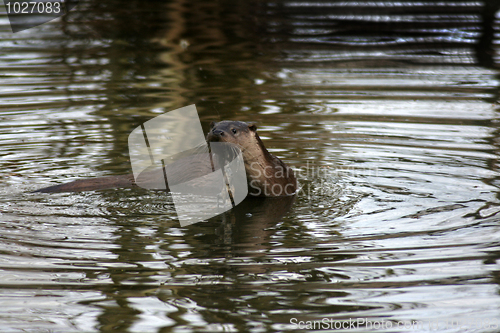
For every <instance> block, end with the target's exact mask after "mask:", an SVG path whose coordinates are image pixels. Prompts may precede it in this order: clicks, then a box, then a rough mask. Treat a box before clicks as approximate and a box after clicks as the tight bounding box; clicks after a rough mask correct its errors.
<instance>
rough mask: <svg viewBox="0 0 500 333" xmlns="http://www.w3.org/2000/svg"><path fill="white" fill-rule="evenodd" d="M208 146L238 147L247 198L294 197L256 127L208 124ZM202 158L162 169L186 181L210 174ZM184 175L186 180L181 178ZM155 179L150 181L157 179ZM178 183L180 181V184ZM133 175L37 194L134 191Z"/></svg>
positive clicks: (289, 176)
mask: <svg viewBox="0 0 500 333" xmlns="http://www.w3.org/2000/svg"><path fill="white" fill-rule="evenodd" d="M206 140H207V142H209V143H210V142H225V143H229V144H233V145H235V146H237V147H238V148H239V149H240V150H241V153H242V156H243V161H244V164H245V172H246V176H247V185H248V194H249V195H251V196H260V197H279V196H290V195H294V194H295V193H296V191H297V179H296V178H295V175H294V172H293V170H292V169H291V168H290V167H289V166H287V165H286V164H285V163H284V162H283V161H282V160H281V159H279V158H278V157H276V156H274V155H272V154H271V153H269V151H268V150H267V149H266V147H265V146H264V143H263V142H262V140H261V139H260V137H259V135H258V134H257V127H256V126H255V125H254V124H248V123H245V122H242V121H228V120H224V121H220V122H217V123H215V122H212V123H211V124H210V131H209V132H208V134H207V137H206ZM201 160H202V159H201V158H197V157H196V155H193V156H190V157H188V158H185V159H183V160H180V161H178V162H175V163H173V164H171V165H167V166H166V167H165V168H171V169H169V174H179V175H182V176H181V177H179V179H180V180H182V181H188V180H191V179H195V178H198V177H200V176H202V175H206V174H208V173H210V172H211V171H212V170H211V169H210V166H208V165H206V164H202V163H201V162H200V161H201ZM184 175H186V176H184ZM159 176H163V172H162V173H161V175H158V173H156V175H154V177H153V176H151V175H149V177H151V178H156V180H157V178H158V177H159ZM180 180H179V181H180ZM136 186H137V185H136V183H135V180H134V176H133V174H128V175H121V176H108V177H100V178H94V179H81V180H76V181H73V182H70V183H66V184H61V185H55V186H50V187H46V188H42V189H39V190H36V191H35V192H42V193H58V192H81V191H93V190H104V189H111V188H126V187H136ZM167 190H168V188H167Z"/></svg>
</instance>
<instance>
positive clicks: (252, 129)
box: [248, 124, 257, 132]
mask: <svg viewBox="0 0 500 333" xmlns="http://www.w3.org/2000/svg"><path fill="white" fill-rule="evenodd" d="M248 129H249V130H250V131H253V132H255V131H257V126H255V124H250V125H248Z"/></svg>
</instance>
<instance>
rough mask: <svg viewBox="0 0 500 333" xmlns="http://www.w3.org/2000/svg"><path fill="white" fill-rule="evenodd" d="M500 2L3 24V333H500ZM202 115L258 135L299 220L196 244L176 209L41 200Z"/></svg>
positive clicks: (347, 5)
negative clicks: (146, 130)
mask: <svg viewBox="0 0 500 333" xmlns="http://www.w3.org/2000/svg"><path fill="white" fill-rule="evenodd" d="M497 3H498V2H497V1H487V2H484V3H483V2H452V1H442V2H425V3H419V2H330V3H323V2H314V3H313V2H292V1H283V2H268V1H258V2H244V1H236V2H234V1H231V2H230V1H219V2H190V1H177V0H176V1H150V2H136V1H129V2H127V3H126V4H124V3H123V2H117V1H116V2H115V1H106V2H95V1H85V2H84V3H81V4H80V5H79V7H78V10H76V11H73V12H71V13H70V14H69V15H67V16H66V17H65V18H64V19H63V20H60V21H55V22H51V23H48V24H44V25H42V26H40V27H37V28H35V29H31V30H27V31H24V32H21V33H17V34H12V33H10V31H9V26H8V21H7V18H6V15H5V14H2V15H1V16H0V64H1V65H2V66H1V67H0V68H1V69H0V76H1V78H2V79H1V80H0V166H1V168H0V170H1V172H0V295H1V296H0V302H1V303H0V304H1V305H2V307H1V309H2V310H0V328H1V330H2V331H6V332H9V331H26V332H167V331H168V332H170V331H174V332H191V331H193V332H194V331H200V332H202V331H203V332H205V331H253V332H266V331H284V330H298V326H296V325H293V324H291V320H292V322H293V318H296V319H297V321H299V320H301V321H321V320H327V321H329V320H333V321H335V322H338V323H339V322H340V321H349V320H350V319H351V320H358V319H365V320H371V321H372V322H379V323H380V322H382V321H383V322H384V323H385V325H386V328H380V329H378V330H379V331H384V332H400V331H405V329H404V328H401V327H399V328H398V327H397V325H398V323H403V324H405V323H406V324H407V323H409V322H410V321H420V322H421V324H422V325H431V324H433V325H438V326H433V327H432V329H433V331H446V332H463V331H477V332H485V331H498V327H500V322H499V321H498V317H499V316H498V313H499V310H500V298H499V291H498V290H499V288H498V284H499V281H500V280H499V279H500V275H499V266H498V264H497V260H498V258H499V241H498V240H499V235H500V230H499V225H498V221H499V218H498V212H499V211H500V200H499V197H498V195H499V191H498V187H499V185H500V184H499V173H498V151H499V142H500V141H499V130H498V123H499V118H498V87H499V84H500V83H499V82H500V81H499V76H498V75H499V73H498V69H497V68H498V65H497V64H498V56H497V48H496V45H497V44H498V41H497V40H496V39H495V38H497V36H496V31H497V30H498V22H497V19H496V12H497V8H498V4H497ZM193 103H195V104H196V105H197V107H198V110H199V112H200V117H201V119H202V124H203V126H204V128H205V129H207V128H208V125H209V123H210V122H211V121H214V120H215V121H216V120H219V119H238V120H243V121H255V122H257V125H258V127H259V131H260V133H261V137H262V138H263V139H264V140H265V143H266V145H267V146H268V147H269V148H270V150H271V151H272V152H273V153H275V154H277V155H278V156H280V157H282V158H283V159H285V160H286V161H288V162H289V164H290V165H292V166H293V167H294V168H295V169H296V171H297V173H298V174H299V175H300V179H301V185H302V188H301V191H300V193H299V194H298V196H297V197H296V198H295V201H294V202H291V201H287V200H283V199H281V200H280V199H269V200H260V199H252V200H247V201H245V202H244V203H243V204H242V205H240V206H238V207H237V208H236V209H234V210H232V211H230V212H227V213H226V214H223V215H221V216H219V217H216V218H213V219H211V220H210V221H209V222H208V223H203V224H195V225H192V226H190V227H186V228H181V227H180V226H179V222H178V221H177V219H176V215H175V210H174V207H173V205H172V201H171V199H170V197H168V196H166V195H165V194H164V193H161V192H149V191H145V190H140V189H137V190H131V189H125V190H109V191H100V192H89V193H80V194H55V195H46V194H30V193H29V192H30V191H31V190H34V189H37V188H40V187H43V186H48V185H50V184H55V183H57V182H63V181H68V180H72V179H79V178H85V177H94V176H101V175H108V174H121V173H127V172H129V170H130V163H129V161H128V150H127V138H128V134H129V133H130V132H131V130H132V129H134V128H135V127H136V126H138V125H140V124H141V123H142V122H144V121H146V120H148V119H151V118H152V117H155V116H156V115H158V114H161V113H163V112H166V111H169V110H173V109H176V108H179V107H182V106H185V105H188V104H193ZM453 320H455V323H453V322H452V321H453ZM457 320H462V321H466V322H462V323H464V324H465V325H466V326H465V328H464V327H458V326H457V324H456V323H457V322H456V321H457ZM387 323H391V324H392V325H393V328H392V329H388V328H387V325H388V324H387ZM316 328H318V327H316ZM323 328H325V327H324V326H323ZM372 328H373V327H372ZM368 330H370V326H369V325H366V324H364V325H360V326H359V327H358V328H357V329H355V330H353V329H351V330H348V331H351V332H353V331H368ZM430 330H431V329H429V326H426V327H425V328H422V327H420V328H419V329H413V331H430ZM346 331H347V330H346ZM406 331H411V330H410V328H408V329H406Z"/></svg>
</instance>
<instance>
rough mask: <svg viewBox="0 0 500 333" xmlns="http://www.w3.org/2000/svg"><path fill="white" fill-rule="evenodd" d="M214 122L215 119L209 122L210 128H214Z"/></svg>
mask: <svg viewBox="0 0 500 333" xmlns="http://www.w3.org/2000/svg"><path fill="white" fill-rule="evenodd" d="M215 124H216V123H215V121H212V122H211V123H210V129H212V128H214V126H215Z"/></svg>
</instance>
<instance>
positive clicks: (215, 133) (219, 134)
mask: <svg viewBox="0 0 500 333" xmlns="http://www.w3.org/2000/svg"><path fill="white" fill-rule="evenodd" d="M212 133H213V134H214V135H216V136H224V131H221V130H217V129H215V128H214V129H213V130H212Z"/></svg>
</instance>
